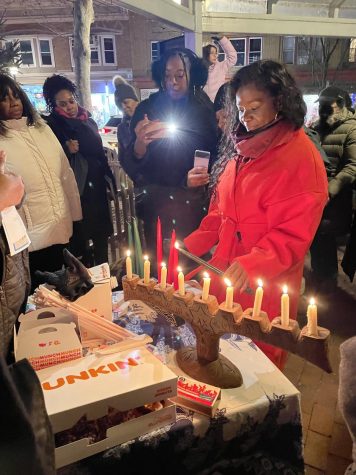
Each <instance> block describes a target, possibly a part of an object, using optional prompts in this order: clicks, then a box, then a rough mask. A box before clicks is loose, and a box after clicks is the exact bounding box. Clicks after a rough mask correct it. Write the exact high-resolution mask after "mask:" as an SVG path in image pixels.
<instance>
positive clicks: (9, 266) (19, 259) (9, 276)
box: [0, 151, 30, 358]
mask: <svg viewBox="0 0 356 475" xmlns="http://www.w3.org/2000/svg"><path fill="white" fill-rule="evenodd" d="M0 165H1V168H2V169H3V167H4V166H5V153H4V152H3V151H0ZM24 190H25V187H24V184H23V181H22V178H21V177H19V176H16V175H12V174H9V173H4V172H3V171H1V172H0V212H1V211H3V210H4V209H5V208H7V207H9V206H19V205H20V204H21V201H22V199H23V196H24ZM0 216H1V215H0ZM0 220H1V217H0ZM0 251H1V259H0V278H1V285H0V294H1V298H0V316H1V318H0V354H2V355H3V356H4V357H5V358H6V357H8V356H9V352H10V351H11V347H10V345H11V341H12V337H13V332H14V330H13V329H14V324H15V322H16V320H17V317H18V316H19V313H20V311H21V309H22V307H23V306H24V305H25V302H26V298H27V296H28V294H29V291H30V271H29V264H28V251H27V249H26V250H24V251H22V252H20V253H18V254H15V255H14V256H10V254H9V249H8V245H7V241H6V237H5V232H4V229H3V227H2V226H1V228H0Z"/></svg>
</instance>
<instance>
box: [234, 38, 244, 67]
mask: <svg viewBox="0 0 356 475" xmlns="http://www.w3.org/2000/svg"><path fill="white" fill-rule="evenodd" d="M231 43H232V44H233V46H234V48H235V49H236V51H237V61H236V66H244V65H245V64H246V38H234V39H232V40H231Z"/></svg>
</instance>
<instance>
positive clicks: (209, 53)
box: [203, 36, 237, 102]
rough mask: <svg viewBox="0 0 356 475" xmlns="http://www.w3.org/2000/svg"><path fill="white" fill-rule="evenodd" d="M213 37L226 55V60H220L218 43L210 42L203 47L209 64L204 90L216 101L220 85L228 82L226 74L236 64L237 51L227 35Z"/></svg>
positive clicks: (204, 56) (204, 55) (212, 100)
mask: <svg viewBox="0 0 356 475" xmlns="http://www.w3.org/2000/svg"><path fill="white" fill-rule="evenodd" d="M211 39H212V40H214V41H215V42H216V43H218V44H219V45H220V46H221V48H222V49H223V51H224V53H225V56H226V59H224V61H219V60H218V47H217V46H216V44H208V45H206V46H204V48H203V58H204V60H205V61H206V62H207V64H208V66H209V75H208V80H207V82H206V85H205V87H204V91H205V92H206V93H207V95H208V96H209V99H210V100H211V102H214V100H215V96H216V93H217V92H218V90H219V88H220V86H221V85H222V84H224V82H226V75H227V74H228V72H229V69H230V68H231V67H232V66H235V64H236V61H237V52H236V50H235V48H234V47H233V45H232V43H231V41H230V40H229V39H228V38H226V36H223V37H222V38H219V37H217V36H212V37H211Z"/></svg>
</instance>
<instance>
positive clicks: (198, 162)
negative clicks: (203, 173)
mask: <svg viewBox="0 0 356 475" xmlns="http://www.w3.org/2000/svg"><path fill="white" fill-rule="evenodd" d="M209 160H210V152H207V151H206V150H196V151H195V152H194V167H203V168H208V167H209Z"/></svg>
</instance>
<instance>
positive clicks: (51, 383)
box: [37, 348, 177, 468]
mask: <svg viewBox="0 0 356 475" xmlns="http://www.w3.org/2000/svg"><path fill="white" fill-rule="evenodd" d="M37 374H38V377H39V379H40V382H41V386H42V389H43V393H44V398H45V404H46V409H47V412H48V415H49V418H50V421H51V424H52V429H53V432H54V434H55V438H56V440H57V443H58V444H57V445H61V446H60V447H57V448H56V466H57V468H59V467H62V466H64V465H68V464H70V463H73V462H76V461H78V460H80V459H82V458H85V457H89V456H91V455H94V454H96V453H98V452H101V451H103V450H106V449H109V448H110V447H113V446H114V445H118V444H121V443H124V442H127V441H128V440H131V439H133V438H135V437H138V436H140V435H142V434H145V433H147V432H150V431H152V430H155V429H158V428H160V427H163V426H165V425H167V424H170V423H173V422H174V421H175V417H176V411H175V405H174V404H173V403H171V402H170V401H166V399H168V398H171V397H174V396H175V395H176V394H177V376H176V375H175V374H174V373H173V372H172V371H171V370H169V369H168V368H167V367H166V366H165V365H164V364H163V363H161V362H160V361H159V360H158V359H157V358H156V357H155V356H153V355H152V354H151V353H150V352H149V351H148V350H146V348H139V349H137V350H128V351H125V352H122V353H116V354H111V355H108V356H104V357H97V356H95V355H91V356H87V357H85V358H82V359H80V360H75V361H71V362H68V363H65V364H62V365H58V366H53V367H51V368H46V369H43V370H41V371H38V373H37ZM160 401H163V403H162V404H161V405H160V404H159V402H160ZM148 403H151V404H152V403H153V405H155V403H158V405H159V408H158V410H152V409H154V406H153V407H152V405H150V406H147V404H148ZM156 405H157V404H156ZM134 416H136V417H134ZM131 417H133V418H131ZM62 444H65V445H62Z"/></svg>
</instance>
